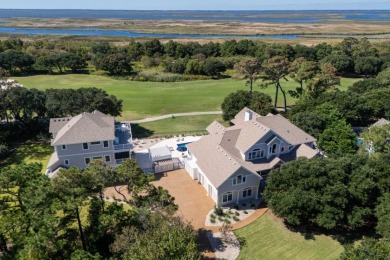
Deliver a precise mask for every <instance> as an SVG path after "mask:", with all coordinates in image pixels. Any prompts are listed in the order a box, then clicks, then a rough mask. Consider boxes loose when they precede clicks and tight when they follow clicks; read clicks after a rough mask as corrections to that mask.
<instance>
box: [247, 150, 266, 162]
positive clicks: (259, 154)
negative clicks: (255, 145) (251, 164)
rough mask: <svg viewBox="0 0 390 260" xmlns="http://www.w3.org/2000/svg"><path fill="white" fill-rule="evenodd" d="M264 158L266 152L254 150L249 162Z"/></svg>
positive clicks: (250, 154)
mask: <svg viewBox="0 0 390 260" xmlns="http://www.w3.org/2000/svg"><path fill="white" fill-rule="evenodd" d="M262 157H264V151H263V150H260V149H254V150H253V151H252V152H250V153H249V160H253V159H256V158H262Z"/></svg>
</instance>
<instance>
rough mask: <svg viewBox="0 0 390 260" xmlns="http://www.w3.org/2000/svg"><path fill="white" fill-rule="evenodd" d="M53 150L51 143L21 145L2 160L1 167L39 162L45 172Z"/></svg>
mask: <svg viewBox="0 0 390 260" xmlns="http://www.w3.org/2000/svg"><path fill="white" fill-rule="evenodd" d="M53 152H54V149H53V147H52V146H50V144H26V145H21V146H20V147H19V148H17V150H16V151H15V152H14V153H13V154H12V155H11V156H10V157H8V158H7V159H5V160H4V161H0V167H5V166H13V165H18V164H21V163H34V162H38V163H41V164H42V172H43V173H44V172H45V171H46V166H47V164H48V163H49V160H50V156H51V154H52V153H53Z"/></svg>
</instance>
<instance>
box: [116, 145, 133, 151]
mask: <svg viewBox="0 0 390 260" xmlns="http://www.w3.org/2000/svg"><path fill="white" fill-rule="evenodd" d="M114 149H115V150H129V149H131V144H117V145H114Z"/></svg>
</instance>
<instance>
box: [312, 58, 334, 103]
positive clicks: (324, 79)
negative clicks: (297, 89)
mask: <svg viewBox="0 0 390 260" xmlns="http://www.w3.org/2000/svg"><path fill="white" fill-rule="evenodd" d="M337 85H340V77H338V76H337V75H336V68H335V67H334V66H333V65H332V64H330V63H323V64H322V65H321V66H320V72H319V73H317V75H315V77H314V78H312V79H311V80H309V81H308V82H307V88H308V90H309V92H310V94H311V95H313V96H318V95H319V94H321V93H323V92H325V91H327V90H330V89H332V88H334V87H335V86H337Z"/></svg>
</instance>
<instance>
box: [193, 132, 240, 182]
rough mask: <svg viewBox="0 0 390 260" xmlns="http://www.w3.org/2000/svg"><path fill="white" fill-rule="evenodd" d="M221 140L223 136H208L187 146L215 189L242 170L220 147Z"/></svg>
mask: <svg viewBox="0 0 390 260" xmlns="http://www.w3.org/2000/svg"><path fill="white" fill-rule="evenodd" d="M220 139H221V135H207V136H204V137H202V138H201V139H200V140H199V141H197V142H193V143H190V144H187V147H188V149H189V150H190V151H191V153H193V154H194V155H195V157H196V159H197V162H196V163H197V164H198V166H199V168H201V169H202V171H203V172H204V173H205V174H206V175H207V178H208V179H209V180H210V182H211V183H212V184H213V185H214V187H215V188H218V187H219V186H220V185H221V184H222V183H223V182H224V181H225V180H226V179H227V178H229V177H230V176H231V175H232V174H233V173H234V172H236V171H237V170H238V169H240V168H241V165H240V164H239V163H238V162H237V161H235V160H234V159H233V158H232V156H231V155H230V154H228V152H227V151H225V150H224V149H222V147H221V146H220V145H218V143H219V142H220ZM206 151H207V152H206Z"/></svg>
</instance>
